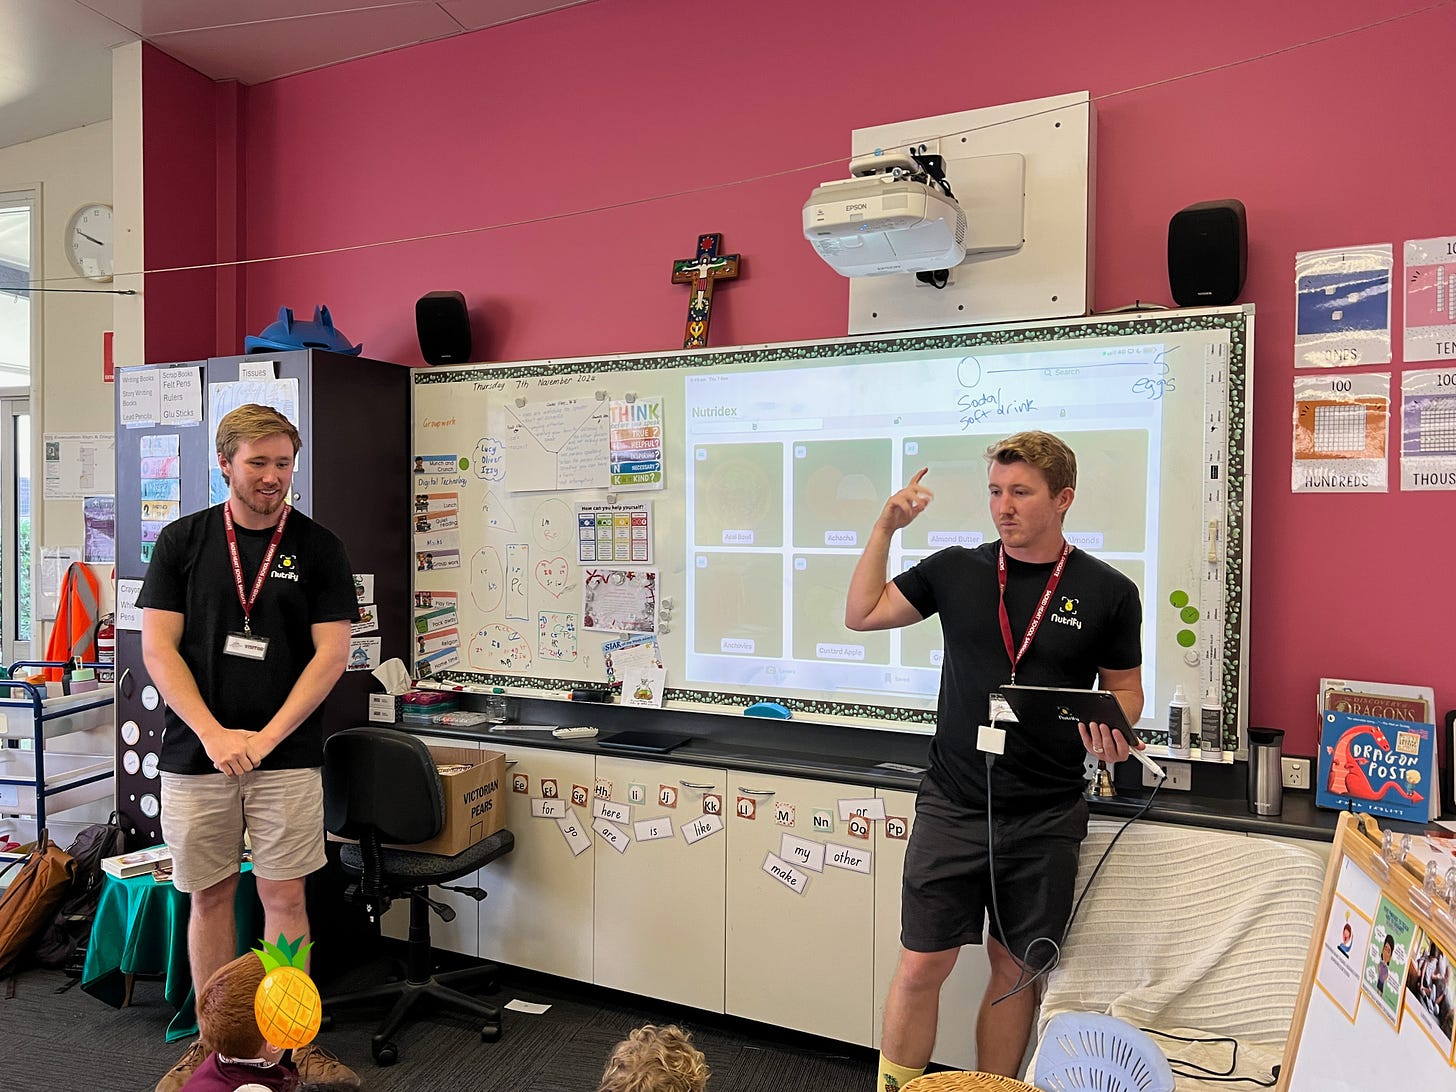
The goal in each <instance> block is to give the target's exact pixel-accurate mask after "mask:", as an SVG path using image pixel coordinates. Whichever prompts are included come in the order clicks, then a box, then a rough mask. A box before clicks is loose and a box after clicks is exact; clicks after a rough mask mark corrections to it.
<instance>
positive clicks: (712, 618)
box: [683, 344, 1168, 708]
mask: <svg viewBox="0 0 1456 1092" xmlns="http://www.w3.org/2000/svg"><path fill="white" fill-rule="evenodd" d="M1165 354H1166V350H1165V348H1164V346H1162V345H1160V344H1143V345H1136V346H1127V345H1123V346H1119V347H1115V348H1102V349H1088V348H1086V347H1080V348H1074V349H1066V350H1051V349H1049V350H1045V351H1040V352H1034V353H1018V352H1005V353H996V352H989V353H987V352H981V353H977V354H975V355H954V356H939V357H933V356H927V357H926V358H924V359H908V360H907V359H904V358H900V359H896V360H883V361H873V360H872V361H865V362H860V363H854V364H846V365H842V366H830V367H821V368H815V369H812V370H806V369H803V368H793V367H790V368H785V369H783V370H778V371H775V370H764V371H752V372H743V373H737V374H718V375H691V374H690V375H688V376H686V377H685V380H684V428H685V434H686V447H685V454H686V457H687V459H686V465H685V466H684V467H683V474H684V485H685V504H686V509H687V513H688V520H687V525H688V526H689V527H690V528H692V535H691V541H689V542H688V543H687V544H686V548H687V556H686V559H685V562H686V584H687V588H686V592H687V594H686V596H685V600H686V609H687V611H688V613H689V619H690V621H689V626H688V633H689V637H688V641H687V647H686V649H685V660H684V665H683V666H684V674H685V676H686V682H687V683H688V684H690V685H696V686H705V687H713V686H728V687H735V688H737V687H748V688H772V689H774V690H776V691H779V692H786V693H788V692H793V691H802V692H812V693H825V692H828V693H834V694H838V695H843V696H844V697H845V698H846V699H852V698H854V697H856V696H859V697H863V698H865V699H867V700H873V699H875V698H884V697H890V698H892V699H893V700H895V701H896V702H897V703H898V704H906V703H908V704H912V705H918V706H921V707H926V708H929V707H931V706H933V704H934V699H935V695H936V692H937V690H938V688H939V677H940V672H939V669H940V663H941V648H940V643H941V641H940V628H939V624H938V622H937V621H936V620H935V619H934V618H932V619H929V620H927V621H926V622H923V623H920V624H918V625H916V626H912V627H908V628H906V629H903V630H894V631H885V632H877V633H856V632H854V631H851V630H849V629H847V628H846V627H845V625H844V602H845V595H846V592H847V590H848V587H849V580H850V575H851V573H852V572H853V570H854V567H855V564H856V562H857V561H858V559H859V556H860V553H861V551H862V550H863V548H864V544H865V541H866V537H867V535H868V534H869V531H870V528H871V526H872V525H873V523H874V520H875V518H876V517H877V516H878V515H879V512H880V510H881V508H882V506H883V505H884V502H885V500H886V498H888V497H889V496H890V494H892V493H893V492H895V491H896V490H897V489H899V488H901V487H902V486H903V485H904V484H905V483H906V482H907V481H908V480H909V478H910V477H911V476H912V475H913V474H914V473H915V472H916V471H917V470H919V469H920V468H921V467H929V468H930V473H929V474H928V475H927V477H926V479H925V484H926V485H928V486H929V487H930V488H931V489H932V490H933V491H934V493H935V501H934V503H933V504H932V505H931V506H930V508H929V509H928V510H927V511H926V512H925V514H924V515H922V516H921V517H920V518H919V519H918V520H916V521H915V522H914V523H913V524H911V525H910V526H909V527H908V528H906V529H904V530H903V531H901V532H900V534H899V535H897V536H896V539H895V541H894V543H893V544H892V549H891V555H890V571H891V573H894V572H899V571H901V570H902V569H904V568H908V567H909V566H911V565H913V564H915V562H916V561H918V560H919V559H920V558H923V557H926V556H928V555H929V554H931V553H933V552H935V551H936V550H939V549H942V548H944V547H947V546H956V545H959V546H968V547H973V546H978V545H980V544H981V543H983V542H988V541H994V540H995V537H996V535H995V530H994V527H993V525H992V523H991V519H990V515H989V510H988V503H987V501H988V498H987V488H986V462H985V459H984V457H983V455H984V452H985V450H986V447H987V446H988V445H989V444H990V443H992V442H993V441H995V440H997V439H1000V438H1001V437H1003V436H1006V435H1009V434H1011V433H1013V432H1017V431H1020V430H1022V429H1029V428H1041V429H1046V430H1048V431H1053V432H1056V433H1057V434H1058V435H1060V436H1062V437H1063V438H1064V439H1066V440H1067V442H1068V443H1069V444H1070V445H1071V446H1072V448H1073V450H1074V451H1075V452H1076V453H1077V457H1078V465H1079V471H1080V474H1079V483H1078V489H1077V499H1076V501H1075V503H1074V504H1073V506H1072V509H1071V511H1070V513H1069V515H1068V519H1067V523H1066V533H1067V537H1068V539H1069V540H1070V541H1071V542H1072V543H1073V544H1074V545H1077V546H1079V547H1081V548H1084V549H1087V550H1091V551H1093V552H1095V553H1097V554H1098V555H1099V556H1100V557H1102V558H1104V559H1105V560H1107V561H1109V562H1111V563H1112V564H1114V565H1116V566H1117V567H1119V568H1121V569H1123V570H1124V571H1129V572H1136V573H1137V574H1138V581H1139V584H1140V585H1143V586H1146V585H1147V584H1148V583H1149V582H1150V581H1153V582H1155V581H1156V573H1157V566H1158V558H1157V553H1156V550H1154V549H1153V548H1152V545H1153V537H1154V536H1152V535H1150V534H1149V528H1150V527H1154V526H1156V525H1157V523H1158V520H1159V510H1158V509H1159V497H1160V488H1159V482H1160V479H1161V474H1162V468H1161V466H1160V461H1161V460H1160V456H1159V453H1160V452H1161V451H1162V447H1163V443H1162V432H1163V429H1164V407H1165V402H1164V399H1163V397H1162V395H1163V393H1165V388H1163V387H1160V384H1166V383H1167V382H1168V381H1167V379H1166V375H1167V368H1166V366H1165V364H1164V358H1165ZM1149 625H1150V626H1153V627H1155V626H1156V625H1157V618H1156V615H1155V614H1153V615H1151V616H1150V618H1149ZM1145 644H1146V645H1147V647H1148V649H1149V653H1150V655H1155V654H1156V645H1157V641H1156V635H1155V634H1154V633H1145ZM1146 667H1147V670H1148V672H1149V674H1150V675H1151V674H1152V673H1153V672H1155V670H1156V667H1155V665H1154V664H1151V663H1149V664H1147V665H1146Z"/></svg>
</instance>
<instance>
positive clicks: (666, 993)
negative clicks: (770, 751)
mask: <svg viewBox="0 0 1456 1092" xmlns="http://www.w3.org/2000/svg"><path fill="white" fill-rule="evenodd" d="M725 778H726V775H725V774H724V772H723V771H722V770H713V769H704V768H702V767H698V766H678V765H672V764H670V763H663V762H653V761H643V760H634V759H626V758H598V759H597V780H596V784H595V786H594V788H595V789H596V790H597V791H598V793H599V795H598V796H597V798H596V799H594V800H593V802H592V807H593V818H592V828H593V838H594V839H595V840H596V848H595V853H596V949H595V967H596V982H597V984H598V985H602V986H610V987H612V988H613V989H618V990H625V991H627V992H629V993H635V994H641V995H643V996H646V997H657V998H661V999H662V1000H664V1001H673V1002H677V1003H678V1004H683V1005H691V1006H693V1007H694V1008H699V1009H707V1010H709V1011H711V1012H722V1011H723V932H724V914H725V909H724V893H725V887H726V880H725V867H726V857H727V851H726V843H727V838H726V836H725V834H724V832H723V831H722V830H719V831H717V832H716V833H714V834H711V835H709V836H706V837H702V838H698V839H696V840H694V841H693V842H691V843H689V842H688V840H687V838H686V837H685V836H684V828H685V827H687V826H688V824H689V823H691V821H692V820H694V819H700V818H702V816H703V799H704V796H705V794H713V795H714V796H715V797H716V799H718V800H720V801H721V800H722V799H723V793H724V787H725V785H726V780H725ZM718 818H719V819H721V818H722V817H721V816H718ZM604 828H606V829H607V832H608V833H609V834H611V836H612V841H613V842H615V843H616V845H617V846H620V847H621V851H620V852H619V851H618V850H617V849H615V848H613V845H612V844H611V842H609V841H608V839H607V838H606V837H604V836H603V834H602V833H601V832H602V830H603V829H604ZM688 833H694V832H693V831H691V830H689V831H688Z"/></svg>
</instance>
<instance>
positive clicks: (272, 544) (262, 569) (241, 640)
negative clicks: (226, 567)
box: [222, 501, 289, 660]
mask: <svg viewBox="0 0 1456 1092" xmlns="http://www.w3.org/2000/svg"><path fill="white" fill-rule="evenodd" d="M228 505H229V502H227V501H224V502H223V506H222V522H223V527H224V528H225V529H226V530H227V541H228V560H229V561H231V562H232V567H233V584H234V586H235V587H236V588H237V592H238V602H239V603H240V604H242V608H243V631H242V632H241V633H238V632H236V631H234V632H232V633H229V634H228V635H227V638H226V639H225V640H224V641H223V643H222V651H223V654H224V655H225V656H238V657H240V658H242V659H244V660H262V659H266V658H267V656H268V640H269V639H268V638H267V637H259V636H258V635H257V634H255V633H254V632H253V624H252V618H253V604H254V603H256V602H257V601H258V593H259V592H260V591H262V590H263V582H264V581H265V580H267V579H268V570H269V569H271V568H272V567H273V555H274V554H276V553H277V552H278V543H279V542H280V541H282V539H283V525H284V524H285V523H287V522H288V511H289V509H288V505H286V504H285V505H284V506H283V511H282V513H280V514H279V516H278V525H277V526H276V527H274V528H273V538H272V539H271V540H270V541H269V543H268V550H267V552H266V553H264V554H263V561H262V563H261V564H260V565H259V566H258V575H257V576H256V577H254V578H253V588H252V591H251V592H248V593H245V592H244V591H243V562H242V557H241V555H240V554H239V553H238V536H237V532H236V531H235V530H234V529H233V513H232V509H231V508H230V507H229V506H228Z"/></svg>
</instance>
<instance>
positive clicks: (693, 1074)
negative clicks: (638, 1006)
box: [597, 1024, 708, 1092]
mask: <svg viewBox="0 0 1456 1092" xmlns="http://www.w3.org/2000/svg"><path fill="white" fill-rule="evenodd" d="M707 1087H708V1061H707V1059H706V1058H704V1057H703V1052H702V1051H701V1050H699V1049H698V1048H697V1047H695V1046H693V1044H692V1037H691V1036H689V1035H688V1033H687V1032H685V1031H684V1030H683V1029H682V1028H680V1027H678V1026H677V1025H676V1024H669V1025H668V1026H666V1027H657V1026H656V1025H654V1024H646V1025H644V1026H642V1027H640V1028H636V1029H635V1030H634V1031H633V1032H632V1034H630V1035H628V1036H627V1038H625V1039H623V1040H622V1041H621V1042H620V1043H618V1044H617V1046H616V1049H614V1050H613V1051H612V1056H611V1057H610V1058H609V1059H607V1069H606V1072H605V1073H603V1074H602V1082H601V1084H599V1085H597V1092H703V1090H704V1089H706V1088H707Z"/></svg>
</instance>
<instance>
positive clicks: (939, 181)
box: [849, 144, 955, 200]
mask: <svg viewBox="0 0 1456 1092" xmlns="http://www.w3.org/2000/svg"><path fill="white" fill-rule="evenodd" d="M849 173H850V174H851V175H852V176H854V177H855V178H868V177H869V176H870V175H876V174H888V175H891V176H893V177H895V178H905V179H908V180H909V181H911V182H919V183H920V184H921V185H923V186H939V187H940V188H941V189H942V190H944V191H945V195H946V196H947V197H949V198H950V199H951V200H955V194H954V193H952V192H951V189H950V183H949V182H948V181H946V177H945V157H944V156H940V155H934V154H932V153H930V152H927V151H926V148H925V145H924V144H921V145H918V146H912V147H909V148H905V149H903V150H902V149H896V150H894V151H889V152H886V151H884V150H882V149H876V150H875V151H873V152H871V153H870V154H869V155H861V156H856V157H855V158H853V159H851V160H850V161H849Z"/></svg>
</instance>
